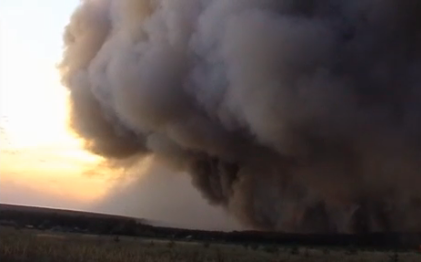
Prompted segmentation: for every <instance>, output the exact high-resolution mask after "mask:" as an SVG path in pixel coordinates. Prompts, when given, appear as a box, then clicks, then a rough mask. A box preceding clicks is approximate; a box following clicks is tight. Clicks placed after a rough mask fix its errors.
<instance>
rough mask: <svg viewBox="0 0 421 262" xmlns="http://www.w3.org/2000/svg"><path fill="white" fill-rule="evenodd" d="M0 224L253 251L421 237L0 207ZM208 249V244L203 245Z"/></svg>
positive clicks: (415, 242) (420, 238)
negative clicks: (172, 224)
mask: <svg viewBox="0 0 421 262" xmlns="http://www.w3.org/2000/svg"><path fill="white" fill-rule="evenodd" d="M0 224H2V225H4V226H10V227H15V228H24V227H30V228H35V229H40V230H50V231H61V232H77V233H89V234H98V235H124V236H137V237H146V238H155V239H167V240H171V241H175V240H186V241H200V242H203V243H210V242H219V243H233V244H238V245H242V246H244V247H246V249H247V247H250V249H252V250H256V249H258V248H259V246H262V245H269V246H273V245H283V246H287V247H288V246H289V247H290V248H291V250H294V253H295V252H296V251H295V248H296V247H297V246H302V247H303V246H307V247H329V248H331V247H350V248H348V251H347V252H348V253H349V254H353V253H355V252H356V250H357V249H362V248H365V249H392V248H393V249H396V250H404V249H412V250H413V249H418V247H419V245H420V243H421V234H420V233H419V234H403V233H376V234H361V235H344V234H343V235H339V234H337V235H316V234H312V235H310V234H307V235H304V234H285V233H282V232H257V231H241V232H238V231H234V232H216V231H201V230H186V229H177V228H166V227H155V226H151V225H148V224H147V223H146V221H145V220H136V219H133V218H128V217H122V216H111V215H102V214H95V213H85V212H77V211H68V210H55V209H46V208H33V207H21V206H13V205H4V204H2V205H0ZM116 242H118V241H116ZM206 245H207V244H206ZM327 252H328V251H327Z"/></svg>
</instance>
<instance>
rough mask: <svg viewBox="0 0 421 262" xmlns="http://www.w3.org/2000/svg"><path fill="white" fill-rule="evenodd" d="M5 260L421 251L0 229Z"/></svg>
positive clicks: (262, 257) (348, 259)
mask: <svg viewBox="0 0 421 262" xmlns="http://www.w3.org/2000/svg"><path fill="white" fill-rule="evenodd" d="M0 241H1V244H0V261H2V262H3V261H5V262H18V261H19V262H41V261H42V262H50V261H51V262H56V261H60V262H82V261H83V262H96V261H98V262H123V261H124V262H135V261H139V262H148V261H157V262H158V261H159V262H161V261H162V262H167V261H168V262H178V261H180V262H181V261H208V262H213V261H215V262H225V261H227V262H228V261H250V262H252V261H256V262H257V261H279V262H281V261H284V262H287V261H288V262H289V261H291V262H294V261H296V262H304V261H312V262H313V261H316V262H317V261H320V262H321V261H341V262H353V261H355V262H364V261H367V262H377V261H378V262H387V261H390V262H392V261H404V262H419V261H421V253H417V252H416V251H414V252H407V253H403V252H400V253H394V252H392V251H390V252H376V251H362V250H350V249H348V250H347V249H337V248H335V249H334V248H331V249H329V248H317V249H316V248H314V249H312V248H303V247H301V248H300V247H292V246H289V247H283V246H275V245H270V246H269V245H260V246H259V245H253V244H244V245H233V244H224V243H212V242H181V241H178V242H173V241H171V240H157V239H149V238H148V239H147V238H139V237H136V238H135V237H121V236H119V237H116V236H104V235H102V236H99V235H88V234H77V233H60V232H50V231H40V230H35V229H15V228H12V227H1V228H0Z"/></svg>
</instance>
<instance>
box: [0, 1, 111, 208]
mask: <svg viewBox="0 0 421 262" xmlns="http://www.w3.org/2000/svg"><path fill="white" fill-rule="evenodd" d="M78 2H79V1H78V0H65V1H57V0H37V1H34V0H2V1H0V115H1V119H0V127H1V133H0V135H1V140H0V150H1V151H0V202H3V203H17V204H25V205H42V206H52V207H65V208H83V207H84V206H86V205H87V204H89V203H90V202H92V201H95V200H96V199H98V198H100V197H101V196H102V195H104V194H105V192H106V190H107V188H109V187H110V186H111V185H110V181H109V179H105V178H104V177H101V176H92V175H90V176H88V175H87V172H89V171H92V170H95V167H96V166H97V165H98V163H99V162H100V159H99V158H98V157H96V156H93V155H90V154H89V153H88V152H86V151H84V150H83V149H82V144H81V141H79V140H78V139H77V138H76V137H75V136H74V135H73V134H72V133H71V131H70V130H69V129H68V123H67V121H68V119H67V115H68V114H67V110H68V106H67V90H66V89H65V88H64V87H63V86H61V84H60V80H59V74H58V71H57V70H56V64H57V63H58V62H59V60H60V57H61V53H62V34H63V30H64V27H65V25H66V24H67V23H68V21H69V18H70V15H71V13H72V12H73V10H74V9H75V8H76V6H77V5H78Z"/></svg>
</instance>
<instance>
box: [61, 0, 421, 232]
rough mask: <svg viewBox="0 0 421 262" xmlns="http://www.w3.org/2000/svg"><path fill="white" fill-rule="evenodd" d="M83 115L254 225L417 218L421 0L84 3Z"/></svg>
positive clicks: (409, 226)
mask: <svg viewBox="0 0 421 262" xmlns="http://www.w3.org/2000/svg"><path fill="white" fill-rule="evenodd" d="M64 41H65V49H64V56H63V60H62V62H61V64H60V71H61V76H62V81H63V83H64V85H65V86H67V87H68V89H69V91H70V100H71V109H72V112H71V125H72V128H73V129H74V130H75V131H76V132H77V133H78V134H79V135H80V137H82V138H83V139H84V140H85V142H86V143H85V144H86V148H87V149H88V150H90V151H92V152H94V153H96V154H99V155H101V156H104V157H105V158H107V159H109V160H110V162H112V163H113V164H116V165H120V166H122V167H125V166H129V165H131V164H132V163H136V162H139V161H142V159H143V158H145V157H147V156H152V157H154V158H155V159H158V161H163V162H164V163H165V164H166V165H167V166H169V167H171V168H173V169H174V170H177V172H188V173H189V174H190V176H191V181H192V184H193V185H194V186H195V187H196V188H197V189H198V190H199V191H200V192H201V194H202V196H203V197H204V198H206V199H207V201H208V202H209V203H210V204H211V205H217V206H220V207H222V208H223V209H225V210H226V211H227V212H229V213H230V214H232V215H234V216H235V217H236V218H237V219H238V220H239V221H241V223H243V224H244V225H246V226H248V227H253V228H256V229H261V230H279V231H289V232H330V233H335V232H352V233H362V232H374V231H397V230H399V231H416V230H421V222H420V221H421V135H420V134H421V86H420V85H421V71H420V69H421V2H420V1H412V0H384V1H377V0H354V1H345V0H229V1H227V0H85V1H82V2H81V5H80V6H79V7H78V8H77V10H76V11H75V12H74V14H73V16H72V18H71V21H70V23H69V25H68V26H67V27H66V30H65V35H64Z"/></svg>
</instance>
